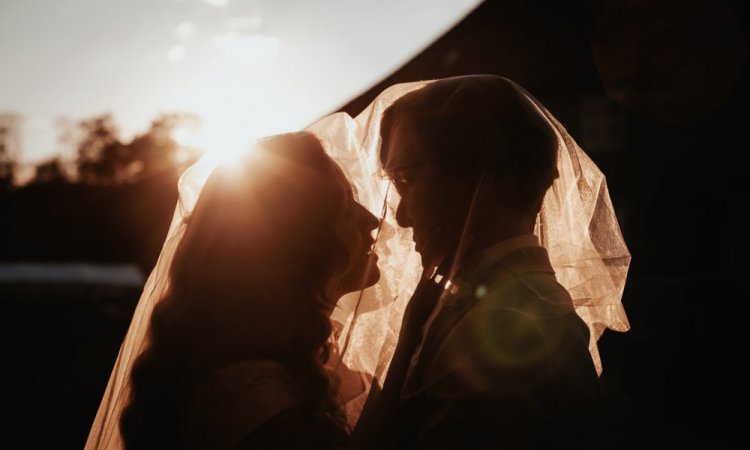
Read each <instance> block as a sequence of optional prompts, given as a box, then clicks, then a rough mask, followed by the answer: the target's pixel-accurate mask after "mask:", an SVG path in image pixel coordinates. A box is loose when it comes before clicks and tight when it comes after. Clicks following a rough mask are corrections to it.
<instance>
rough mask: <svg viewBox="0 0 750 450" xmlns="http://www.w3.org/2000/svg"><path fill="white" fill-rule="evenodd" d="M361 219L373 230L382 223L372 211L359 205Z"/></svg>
mask: <svg viewBox="0 0 750 450" xmlns="http://www.w3.org/2000/svg"><path fill="white" fill-rule="evenodd" d="M358 209H359V214H360V220H361V221H362V223H364V225H365V227H366V228H367V229H368V230H370V231H372V230H374V229H376V228H377V227H378V225H380V220H378V218H377V217H375V216H374V215H373V214H372V213H371V212H370V211H368V210H367V208H365V207H364V206H362V205H358Z"/></svg>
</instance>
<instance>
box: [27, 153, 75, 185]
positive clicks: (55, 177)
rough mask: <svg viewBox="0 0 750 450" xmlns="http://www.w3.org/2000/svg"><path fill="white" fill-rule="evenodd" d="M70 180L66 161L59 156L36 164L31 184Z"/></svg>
mask: <svg viewBox="0 0 750 450" xmlns="http://www.w3.org/2000/svg"><path fill="white" fill-rule="evenodd" d="M68 181H69V177H68V173H67V170H66V169H65V163H63V162H62V160H61V159H60V158H59V157H57V158H53V159H50V160H48V161H44V162H42V163H40V164H37V166H36V173H35V174H34V178H32V180H31V182H30V183H31V184H43V183H46V184H49V183H67V182H68Z"/></svg>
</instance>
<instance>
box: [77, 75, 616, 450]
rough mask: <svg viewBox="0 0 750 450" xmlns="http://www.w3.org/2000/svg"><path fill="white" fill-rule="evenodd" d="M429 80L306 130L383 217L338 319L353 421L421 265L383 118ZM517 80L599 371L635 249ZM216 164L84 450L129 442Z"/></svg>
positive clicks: (551, 228) (540, 223)
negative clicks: (151, 332) (366, 269)
mask: <svg viewBox="0 0 750 450" xmlns="http://www.w3.org/2000/svg"><path fill="white" fill-rule="evenodd" d="M430 82H431V81H420V82H413V83H403V84H397V85H394V86H391V87H390V88H388V89H386V90H385V91H383V92H382V93H381V94H380V95H379V96H378V97H377V98H376V99H375V100H374V101H373V102H372V103H371V104H370V105H369V106H368V107H367V108H366V109H365V110H364V111H362V112H361V113H360V114H359V115H358V116H356V117H354V118H352V117H351V116H349V115H348V114H345V113H335V114H332V115H330V116H328V117H325V118H323V119H321V120H319V121H317V122H315V123H313V124H312V125H310V126H309V127H307V131H311V132H313V133H315V134H316V135H317V136H318V137H319V138H320V140H321V141H322V143H323V145H324V147H325V149H326V151H327V152H328V154H329V155H330V156H331V157H332V158H333V159H334V160H335V161H336V162H337V163H338V164H339V165H340V166H341V167H342V169H343V170H344V172H345V174H346V175H347V177H348V178H349V181H350V182H351V184H352V186H353V187H354V190H355V196H356V197H357V199H358V201H359V202H360V203H362V204H363V205H364V206H366V207H367V208H368V209H369V210H370V211H371V212H373V213H374V214H375V215H378V216H380V217H382V223H381V226H380V229H379V230H378V237H377V241H376V244H375V251H376V252H377V253H378V255H379V257H380V261H379V263H378V266H379V268H380V271H381V278H380V281H379V282H378V283H377V284H376V285H374V286H372V287H370V288H368V289H366V290H364V291H361V292H356V293H352V294H349V295H347V296H345V297H343V298H342V299H341V300H340V301H339V303H338V306H337V307H336V310H335V311H334V313H333V315H332V317H331V319H332V320H333V322H334V339H335V340H336V344H337V348H336V350H337V351H334V353H333V357H332V360H331V361H329V366H330V367H331V369H333V370H336V371H337V372H338V373H339V374H340V377H341V395H342V401H343V402H345V408H346V412H347V417H348V422H349V426H350V427H353V425H354V424H355V423H356V420H357V418H358V417H359V414H360V412H361V410H362V407H363V405H364V401H365V399H366V397H367V394H368V392H369V388H370V386H371V385H372V383H373V382H376V383H379V384H382V380H383V378H384V376H385V373H386V371H387V369H388V364H389V362H390V359H391V356H392V354H393V351H394V349H395V346H396V341H397V338H398V332H399V328H400V325H401V317H402V313H403V310H404V308H405V306H406V303H407V302H408V300H409V298H410V296H411V293H412V291H413V290H414V288H415V287H416V284H417V281H418V279H419V276H420V274H421V270H422V267H421V262H420V258H419V255H418V254H417V253H416V252H415V251H414V248H413V242H412V234H411V230H410V229H404V228H400V227H399V226H398V225H397V224H396V220H395V211H396V206H397V205H398V195H397V194H396V191H395V189H393V188H392V187H391V186H390V181H389V180H388V179H387V178H386V177H385V176H384V174H383V172H382V168H381V167H380V161H379V157H378V152H379V146H380V119H381V116H382V114H383V111H384V110H385V109H386V108H387V107H388V106H389V105H390V104H391V103H393V102H394V101H395V100H396V99H398V98H399V97H401V96H403V95H405V94H407V93H409V92H412V91H414V90H417V89H420V88H422V87H424V86H425V85H426V84H427V83H430ZM511 84H512V85H513V87H514V89H517V91H518V92H519V94H520V95H521V96H522V97H523V98H525V99H526V101H528V102H529V104H530V105H532V106H533V108H535V110H536V111H537V112H538V113H539V114H540V115H542V116H543V117H544V118H545V119H546V122H547V123H548V125H549V126H550V127H551V128H552V129H553V130H554V131H555V134H556V136H557V140H558V171H559V174H560V176H559V177H558V178H557V179H556V180H555V182H554V184H553V185H552V187H551V188H550V190H549V191H548V192H547V195H546V197H545V199H544V203H543V206H542V211H541V212H540V214H539V216H538V219H537V226H536V234H537V235H538V237H539V238H540V241H541V243H542V245H544V246H545V247H546V248H547V249H548V252H549V256H550V259H551V262H552V265H553V267H554V269H555V273H556V276H557V279H558V281H559V282H560V283H561V284H562V285H563V286H565V288H567V289H568V291H569V292H570V294H571V296H572V298H573V302H574V306H575V308H576V312H577V313H578V314H579V315H580V316H581V318H582V319H583V320H584V321H585V322H586V323H587V324H588V326H589V328H590V330H591V340H590V344H589V350H590V352H591V355H592V358H593V360H594V363H595V365H596V368H597V370H598V371H599V372H600V373H601V371H602V366H601V362H600V358H599V353H598V350H597V344H596V343H597V340H598V339H599V337H601V335H602V333H603V332H604V331H605V330H606V329H608V328H609V329H612V330H615V331H627V330H628V329H629V324H628V320H627V315H626V313H625V311H624V309H623V308H622V304H621V298H622V293H623V289H624V286H625V280H626V276H627V272H628V268H629V265H630V253H629V252H628V249H627V247H626V245H625V242H624V240H623V237H622V233H621V232H620V228H619V225H618V223H617V218H616V216H615V213H614V209H613V206H612V203H611V200H610V197H609V193H608V190H607V184H606V179H605V177H604V175H603V174H602V173H601V171H600V170H599V169H598V167H597V166H596V165H595V164H594V163H593V161H591V159H590V158H589V157H588V156H587V155H586V154H585V153H584V151H583V150H582V149H581V148H580V147H579V146H578V145H577V144H576V142H575V141H574V140H573V139H572V137H571V136H570V134H569V133H568V132H567V131H566V130H565V128H564V127H563V126H562V124H560V122H558V121H557V119H555V117H554V116H552V114H550V112H549V111H547V109H546V108H545V107H544V106H543V105H542V104H541V103H539V102H538V101H537V100H536V99H535V98H534V97H533V96H531V95H530V94H529V93H527V92H526V91H525V90H524V89H523V88H521V87H520V86H518V85H516V84H514V83H512V82H511ZM212 169H213V166H212V164H211V163H209V162H208V161H207V160H201V161H199V162H198V163H196V164H195V165H193V166H192V167H191V168H189V169H188V170H187V171H186V172H185V173H184V174H183V175H182V176H181V178H180V181H179V193H180V194H179V200H178V203H177V206H176V208H175V212H174V217H173V220H172V224H171V226H170V229H169V232H168V235H167V238H166V240H165V242H164V247H163V248H162V251H161V255H160V256H159V259H158V261H157V263H156V266H155V267H154V269H153V271H152V273H151V274H150V276H149V278H148V280H147V282H146V285H145V288H144V290H143V294H142V295H141V298H140V301H139V302H138V305H137V307H136V310H135V313H134V315H133V319H132V322H131V324H130V328H129V330H128V332H127V334H126V336H125V339H124V341H123V344H122V346H121V348H120V352H119V354H118V357H117V360H116V362H115V365H114V368H113V370H112V374H111V376H110V379H109V383H108V385H107V388H106V391H105V393H104V396H103V398H102V401H101V404H100V405H99V410H98V412H97V415H96V418H95V420H94V423H93V425H92V427H91V430H90V433H89V437H88V441H87V442H86V447H85V448H86V449H87V450H88V449H121V448H124V445H123V442H122V438H121V436H120V431H119V419H120V414H121V412H122V410H123V408H124V407H125V405H126V403H127V400H128V396H129V392H130V381H129V378H130V372H131V369H132V365H133V362H134V361H135V359H136V358H137V357H138V355H139V354H140V353H141V352H142V351H143V349H144V348H145V346H146V344H147V343H148V342H147V339H148V334H147V329H148V326H149V320H150V317H151V312H152V311H153V308H154V305H155V304H156V303H157V302H159V300H160V299H161V298H162V296H163V294H164V293H165V292H166V289H167V287H168V285H169V279H168V276H167V274H168V272H169V266H170V263H171V260H172V257H173V255H174V252H175V249H176V247H177V244H178V243H179V241H180V239H181V238H182V235H183V233H184V230H185V221H186V218H188V217H189V215H190V212H191V210H192V208H193V206H194V205H195V202H196V200H197V198H198V196H199V195H200V191H201V188H202V186H203V183H204V182H205V180H206V178H207V177H208V175H209V173H210V171H211V170H212ZM311 238H313V239H314V236H311Z"/></svg>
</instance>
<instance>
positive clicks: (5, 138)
mask: <svg viewBox="0 0 750 450" xmlns="http://www.w3.org/2000/svg"><path fill="white" fill-rule="evenodd" d="M20 129H21V116H20V115H18V114H16V113H0V191H5V190H10V189H11V188H12V186H13V180H14V176H15V172H16V167H17V163H16V158H17V156H18V153H19V152H20V151H21V137H20V136H21V133H20Z"/></svg>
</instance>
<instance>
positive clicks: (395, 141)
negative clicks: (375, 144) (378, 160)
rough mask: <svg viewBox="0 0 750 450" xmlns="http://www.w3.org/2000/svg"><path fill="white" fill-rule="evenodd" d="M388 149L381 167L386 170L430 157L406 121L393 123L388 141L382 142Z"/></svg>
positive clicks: (396, 168) (395, 168) (416, 133)
mask: <svg viewBox="0 0 750 450" xmlns="http://www.w3.org/2000/svg"><path fill="white" fill-rule="evenodd" d="M383 144H384V145H386V146H387V148H388V151H387V155H386V158H387V159H386V161H383V168H384V169H385V171H386V172H390V171H393V170H398V169H400V168H402V167H406V166H409V165H411V164H414V163H417V162H423V161H426V160H428V159H429V158H430V154H429V152H428V151H427V149H425V147H424V144H423V142H422V140H421V139H419V135H418V132H416V130H415V129H414V128H413V127H410V126H409V125H408V123H404V122H401V123H398V124H396V125H394V127H393V131H392V132H391V133H390V136H389V137H388V142H384V143H383Z"/></svg>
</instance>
